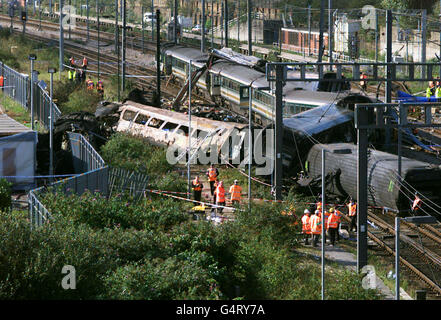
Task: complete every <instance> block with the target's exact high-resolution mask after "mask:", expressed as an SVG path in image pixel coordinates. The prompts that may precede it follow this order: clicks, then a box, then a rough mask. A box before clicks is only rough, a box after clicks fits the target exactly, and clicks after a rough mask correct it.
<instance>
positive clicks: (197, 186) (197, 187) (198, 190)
mask: <svg viewBox="0 0 441 320" xmlns="http://www.w3.org/2000/svg"><path fill="white" fill-rule="evenodd" d="M191 187H192V188H193V196H194V199H195V200H196V201H199V202H201V195H202V189H203V188H204V185H203V184H202V183H201V182H200V181H199V177H198V176H196V177H195V178H194V180H193V181H192V183H191Z"/></svg>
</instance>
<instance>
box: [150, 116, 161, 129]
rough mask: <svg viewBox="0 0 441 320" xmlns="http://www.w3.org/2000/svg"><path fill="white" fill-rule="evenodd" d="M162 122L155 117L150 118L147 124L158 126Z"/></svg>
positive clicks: (153, 126)
mask: <svg viewBox="0 0 441 320" xmlns="http://www.w3.org/2000/svg"><path fill="white" fill-rule="evenodd" d="M163 123H164V121H162V120H159V119H156V118H152V119H151V120H150V122H149V124H148V126H149V127H152V128H160V127H161V125H162V124H163Z"/></svg>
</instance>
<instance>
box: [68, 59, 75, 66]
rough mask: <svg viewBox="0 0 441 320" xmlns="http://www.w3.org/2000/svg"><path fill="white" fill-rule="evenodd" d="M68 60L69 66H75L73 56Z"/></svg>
mask: <svg viewBox="0 0 441 320" xmlns="http://www.w3.org/2000/svg"><path fill="white" fill-rule="evenodd" d="M69 61H70V65H71V66H75V59H74V58H71V59H70V60H69Z"/></svg>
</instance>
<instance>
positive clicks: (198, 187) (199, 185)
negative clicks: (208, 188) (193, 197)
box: [192, 180, 203, 191]
mask: <svg viewBox="0 0 441 320" xmlns="http://www.w3.org/2000/svg"><path fill="white" fill-rule="evenodd" d="M192 187H193V190H194V191H202V188H203V185H202V183H200V182H199V181H196V180H193V183H192Z"/></svg>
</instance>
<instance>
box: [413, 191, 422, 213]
mask: <svg viewBox="0 0 441 320" xmlns="http://www.w3.org/2000/svg"><path fill="white" fill-rule="evenodd" d="M421 202H422V201H421V199H420V197H418V192H415V200H413V203H412V211H413V212H416V211H417V210H418V209H419V208H420V206H421Z"/></svg>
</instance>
